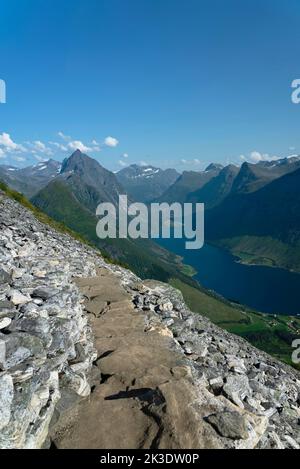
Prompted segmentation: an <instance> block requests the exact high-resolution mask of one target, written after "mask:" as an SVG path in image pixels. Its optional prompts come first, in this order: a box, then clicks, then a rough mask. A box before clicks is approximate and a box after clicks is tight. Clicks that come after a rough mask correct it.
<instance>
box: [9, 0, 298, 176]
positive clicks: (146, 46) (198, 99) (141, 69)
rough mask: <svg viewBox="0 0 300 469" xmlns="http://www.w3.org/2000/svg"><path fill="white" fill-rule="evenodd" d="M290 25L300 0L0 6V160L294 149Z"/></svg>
mask: <svg viewBox="0 0 300 469" xmlns="http://www.w3.org/2000/svg"><path fill="white" fill-rule="evenodd" d="M299 31H300V3H299V1H298V0H288V1H284V0H251V1H250V0H243V1H241V0H226V1H224V0H209V1H208V0H185V1H183V0H180V1H179V0H85V1H83V0H72V1H70V0H59V1H58V0H47V1H44V0H0V58H1V60H0V79H4V80H5V82H6V85H7V103H6V104H0V150H1V151H0V158H1V159H0V164H8V163H9V164H11V163H13V164H15V165H27V164H29V163H33V162H36V161H38V160H40V159H43V158H48V157H50V156H51V157H54V158H55V159H62V158H64V157H65V156H66V155H68V154H70V153H71V151H72V149H73V148H74V147H76V146H80V147H81V145H82V148H83V149H84V148H85V147H86V148H85V149H86V151H87V153H89V154H91V155H92V156H94V157H95V158H97V159H98V160H99V161H100V162H101V164H103V165H104V166H106V167H108V168H110V169H113V170H116V169H118V168H120V167H122V165H125V164H130V163H135V162H141V161H144V162H147V163H151V164H154V165H159V166H162V167H167V166H173V167H176V168H178V169H179V170H183V169H201V168H202V167H203V166H205V165H206V164H207V163H209V162H210V161H218V162H223V163H224V162H227V161H234V162H239V161H241V159H240V155H243V156H244V158H245V159H250V160H253V161H254V160H259V159H260V158H271V157H274V156H287V155H289V154H291V153H300V105H299V106H297V105H295V104H293V103H292V102H291V98H290V96H291V82H292V80H294V79H295V78H300V59H299V57H300V54H299V49H300V32H299ZM59 133H60V134H59ZM107 137H111V138H109V139H107ZM50 142H51V143H50ZM124 155H125V156H124ZM126 155H127V156H126Z"/></svg>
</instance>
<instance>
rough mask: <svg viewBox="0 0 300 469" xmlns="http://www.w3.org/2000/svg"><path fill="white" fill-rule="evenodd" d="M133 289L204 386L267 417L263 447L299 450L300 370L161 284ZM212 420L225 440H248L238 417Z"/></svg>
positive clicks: (260, 444)
mask: <svg viewBox="0 0 300 469" xmlns="http://www.w3.org/2000/svg"><path fill="white" fill-rule="evenodd" d="M134 288H135V289H136V294H135V296H134V302H135V304H136V305H137V307H139V308H140V309H142V310H144V311H145V314H147V311H153V312H155V313H156V315H157V316H158V317H159V319H160V321H161V322H162V323H163V324H164V325H166V326H167V327H168V329H169V330H170V331H171V332H172V334H173V337H174V340H175V342H176V344H177V346H178V347H180V349H181V350H182V353H183V354H184V355H185V356H186V358H187V359H188V360H189V362H190V365H191V367H192V369H193V372H194V376H195V377H196V380H198V383H199V385H200V386H201V387H202V386H204V387H205V388H206V389H207V390H209V392H211V393H212V394H214V395H215V396H224V397H225V398H226V399H228V400H229V401H230V402H232V403H233V404H234V405H235V406H236V407H237V409H244V410H246V411H248V412H251V413H252V414H255V415H257V416H264V417H266V418H267V420H268V425H267V426H266V429H265V431H264V433H263V435H262V437H261V438H260V440H259V442H258V444H257V447H258V448H280V449H282V448H293V449H300V375H299V373H298V372H296V371H295V370H293V369H292V368H290V367H289V366H287V365H284V364H283V363H281V362H279V361H276V360H275V359H273V358H272V357H270V356H269V355H267V354H266V353H264V352H262V351H260V350H258V349H256V348H254V347H252V346H251V345H250V344H249V343H248V342H246V341H245V340H243V339H242V338H240V337H237V336H234V335H232V334H229V333H228V332H226V331H224V330H223V329H220V328H219V327H217V326H215V325H214V324H212V323H211V322H210V321H209V320H208V319H207V318H205V317H203V316H200V315H199V314H194V313H191V311H190V310H189V309H188V308H187V306H186V305H185V303H184V301H183V298H182V295H181V293H180V292H179V291H178V290H174V289H173V288H171V287H169V286H168V285H166V284H163V283H159V282H156V281H155V282H154V281H146V282H144V283H143V284H137V285H136V287H134ZM208 421H209V422H210V423H211V425H213V427H214V428H215V429H216V430H217V432H218V433H219V434H221V435H223V436H224V437H225V436H229V435H231V438H233V439H236V438H237V433H239V434H240V438H243V434H244V432H245V426H244V424H243V423H242V420H241V417H240V416H239V414H238V413H235V414H234V415H233V414H229V415H228V414H226V413H221V414H218V413H216V414H213V415H212V416H211V417H209V418H208Z"/></svg>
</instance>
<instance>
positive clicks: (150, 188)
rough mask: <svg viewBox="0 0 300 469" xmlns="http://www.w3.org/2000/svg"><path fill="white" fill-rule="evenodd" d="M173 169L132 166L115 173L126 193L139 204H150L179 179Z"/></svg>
mask: <svg viewBox="0 0 300 469" xmlns="http://www.w3.org/2000/svg"><path fill="white" fill-rule="evenodd" d="M179 176H180V175H179V173H178V172H177V171H176V170H175V169H165V170H163V169H161V168H155V167H154V166H150V165H149V166H148V165H147V166H139V165H137V164H133V165H131V166H127V167H126V168H123V169H121V171H118V172H117V173H116V177H117V179H118V181H119V182H120V184H121V185H122V186H123V187H124V189H125V191H126V193H127V194H128V195H129V196H130V197H131V198H132V199H134V200H138V201H139V202H150V201H151V200H153V199H156V198H157V197H160V196H161V195H162V194H163V193H164V192H165V191H166V190H167V189H168V188H169V187H170V186H171V185H172V184H173V183H174V182H175V181H176V180H177V179H178V177H179Z"/></svg>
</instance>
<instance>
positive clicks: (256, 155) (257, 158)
mask: <svg viewBox="0 0 300 469" xmlns="http://www.w3.org/2000/svg"><path fill="white" fill-rule="evenodd" d="M280 158H281V157H280V156H276V155H270V154H269V153H260V152H259V151H256V150H255V151H252V152H251V153H250V154H249V155H240V160H242V161H249V162H251V163H259V162H261V161H276V160H280Z"/></svg>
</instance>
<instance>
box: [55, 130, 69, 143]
mask: <svg viewBox="0 0 300 469" xmlns="http://www.w3.org/2000/svg"><path fill="white" fill-rule="evenodd" d="M57 135H58V136H59V137H60V138H62V139H63V140H64V141H65V142H69V141H70V140H71V137H70V136H69V135H65V134H64V133H63V132H57Z"/></svg>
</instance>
